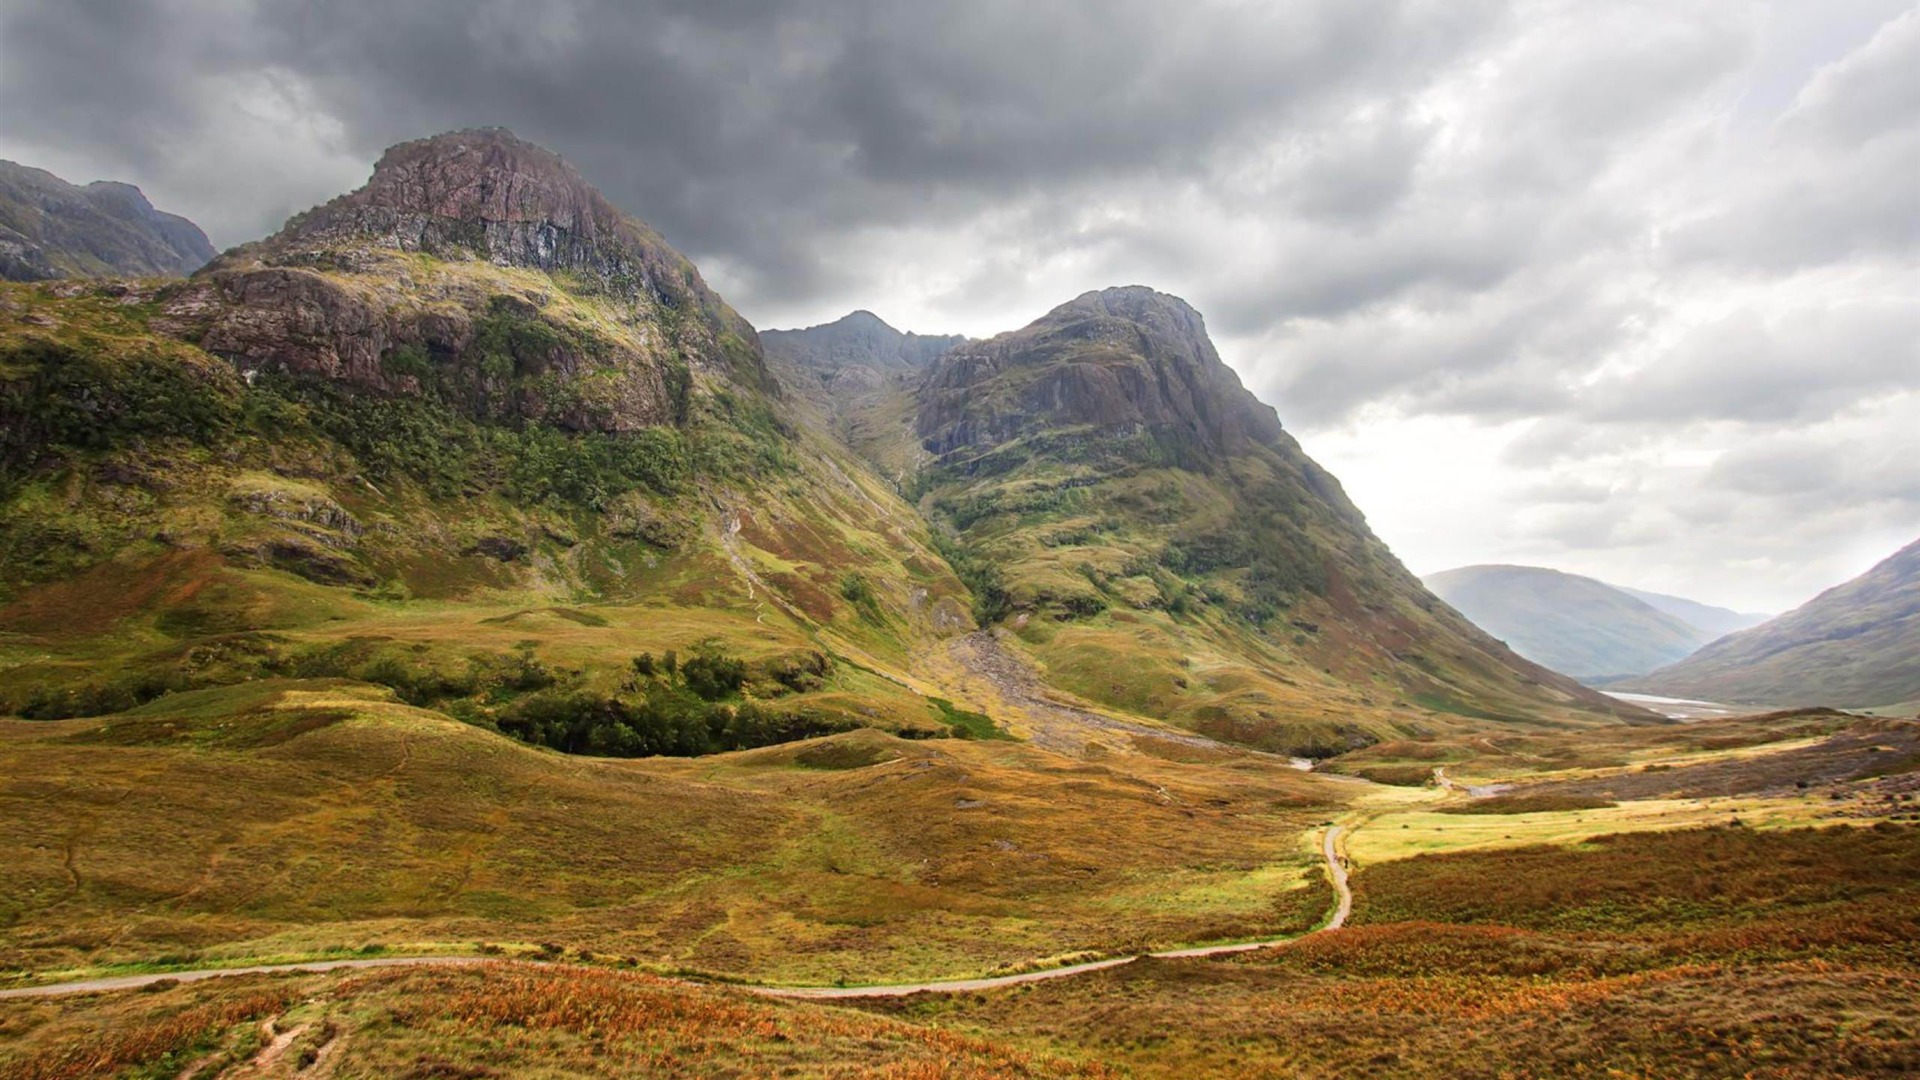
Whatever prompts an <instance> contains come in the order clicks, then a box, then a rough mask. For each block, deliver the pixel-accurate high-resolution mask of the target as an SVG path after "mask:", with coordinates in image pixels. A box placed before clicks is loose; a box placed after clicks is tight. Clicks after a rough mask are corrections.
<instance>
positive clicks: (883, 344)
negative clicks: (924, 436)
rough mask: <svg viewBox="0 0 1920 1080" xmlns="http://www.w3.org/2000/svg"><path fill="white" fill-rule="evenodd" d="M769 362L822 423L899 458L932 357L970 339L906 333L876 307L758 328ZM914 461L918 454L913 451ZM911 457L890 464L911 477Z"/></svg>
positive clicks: (876, 457)
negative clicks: (916, 388)
mask: <svg viewBox="0 0 1920 1080" xmlns="http://www.w3.org/2000/svg"><path fill="white" fill-rule="evenodd" d="M760 341H761V343H762V345H763V346H764V347H765V349H766V352H767V364H768V366H769V367H770V368H771V369H772V370H773V372H774V374H775V375H776V377H778V379H779V380H780V384H781V385H782V386H783V387H784V388H786V389H787V390H788V391H789V392H790V393H791V395H792V396H793V397H794V398H795V399H797V401H798V402H799V403H800V405H801V407H802V408H803V409H804V410H805V411H806V412H808V413H809V414H810V416H811V418H812V419H813V420H814V422H815V423H816V425H817V426H819V427H821V428H823V429H826V430H829V431H831V432H833V434H834V435H835V437H837V438H838V439H839V440H840V441H842V442H844V443H846V444H847V445H848V446H850V447H852V448H853V449H855V450H856V451H858V452H860V453H861V455H862V456H863V457H866V458H868V459H869V460H873V461H881V460H885V459H888V458H895V459H898V458H899V457H900V456H901V453H902V452H903V451H910V447H911V440H910V439H909V438H908V436H909V435H910V425H909V423H908V416H909V412H910V410H911V400H910V399H911V388H912V386H913V385H914V383H915V381H916V380H917V379H919V378H920V377H921V375H922V374H923V372H924V370H925V369H926V367H927V365H929V364H931V363H932V362H933V361H934V360H936V359H938V358H939V357H940V356H942V355H944V354H945V353H947V352H948V351H949V350H951V349H953V348H954V347H955V346H958V345H961V344H964V343H965V342H966V341H967V339H966V338H964V337H962V336H960V335H958V334H930V335H929V334H912V333H901V332H900V331H898V330H895V329H894V328H893V327H891V326H889V325H887V324H886V323H885V322H883V321H882V320H881V319H880V317H879V316H877V315H875V314H873V313H872V312H870V311H856V312H854V313H852V314H850V315H846V316H843V317H841V318H840V319H837V320H835V321H833V322H830V323H825V324H823V325H820V326H810V327H807V328H806V329H804V330H768V331H765V332H763V333H762V334H761V335H760ZM908 456H909V457H911V458H912V462H913V463H917V461H918V458H917V456H913V455H911V453H909V455H908ZM910 471H911V464H910V463H901V464H900V465H899V466H898V467H896V468H894V469H892V470H891V475H892V478H893V480H894V482H895V483H902V482H905V480H906V478H907V475H908V473H909V472H910Z"/></svg>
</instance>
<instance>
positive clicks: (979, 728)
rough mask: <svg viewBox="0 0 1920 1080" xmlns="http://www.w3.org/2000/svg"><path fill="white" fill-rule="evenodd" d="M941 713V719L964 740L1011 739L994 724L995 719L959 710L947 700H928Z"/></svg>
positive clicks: (1010, 736) (1003, 729) (934, 698)
mask: <svg viewBox="0 0 1920 1080" xmlns="http://www.w3.org/2000/svg"><path fill="white" fill-rule="evenodd" d="M927 701H928V703H929V704H931V705H932V706H933V707H934V708H935V709H937V710H938V711H939V713H940V719H941V720H943V721H945V722H946V724H947V726H948V727H950V728H952V729H953V730H954V733H955V734H957V735H959V736H960V737H961V738H963V739H1011V738H1013V736H1012V735H1010V734H1008V733H1007V731H1006V729H1005V728H1002V727H1001V726H1000V725H998V724H996V723H994V722H993V717H991V716H988V715H987V714H985V713H977V712H969V711H968V710H966V709H962V708H958V707H956V706H955V705H954V703H953V702H951V701H948V700H947V699H946V698H938V697H930V698H928V699H927Z"/></svg>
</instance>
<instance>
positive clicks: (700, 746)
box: [492, 642, 854, 757]
mask: <svg viewBox="0 0 1920 1080" xmlns="http://www.w3.org/2000/svg"><path fill="white" fill-rule="evenodd" d="M794 677H796V678H798V677H799V676H798V675H796V676H794ZM746 680H747V665H746V662H745V661H743V660H741V659H740V658H739V657H736V656H732V655H729V654H728V653H727V652H726V651H725V650H724V649H722V648H721V647H720V646H719V645H717V644H716V643H713V642H703V643H701V644H700V645H697V646H695V647H694V649H693V652H692V655H690V656H688V657H686V658H685V659H684V660H683V659H681V658H680V657H679V656H678V655H677V654H676V653H674V652H672V651H669V652H667V653H665V654H664V655H662V656H660V657H658V658H656V657H655V656H654V655H653V654H651V653H643V654H641V655H640V656H637V657H635V658H634V660H633V674H632V677H631V678H630V679H629V680H628V683H627V685H626V687H624V688H623V692H621V693H619V694H596V693H592V692H590V691H586V690H580V689H550V690H545V691H542V692H538V693H534V694H530V695H527V696H526V697H523V698H520V699H518V700H516V701H514V702H512V703H511V704H510V705H508V706H506V707H505V708H503V709H500V710H498V711H497V712H495V713H494V715H493V718H492V719H493V723H494V725H495V726H496V727H498V728H499V730H500V731H502V732H504V733H506V734H508V735H512V736H513V737H515V738H517V739H520V740H522V741H524V742H530V743H534V744H536V745H539V746H549V747H552V748H553V749H555V750H560V751H562V752H564V753H569V754H601V755H606V756H611V757H646V756H651V755H656V754H669V755H676V756H691V755H697V754H713V753H720V752H722V751H727V750H750V749H753V748H754V747H758V746H771V745H774V744H776V743H783V742H791V741H793V740H795V739H807V738H812V737H814V736H816V735H830V734H832V733H834V732H836V731H846V730H848V729H850V728H851V727H853V726H854V725H853V724H852V723H851V722H849V721H848V720H846V719H845V718H843V717H837V716H827V715H824V714H820V713H817V712H814V711H812V710H808V709H804V708H786V707H780V706H776V705H772V704H768V703H763V702H758V701H749V700H746V699H744V698H742V696H741V688H742V687H743V686H744V685H745V683H746Z"/></svg>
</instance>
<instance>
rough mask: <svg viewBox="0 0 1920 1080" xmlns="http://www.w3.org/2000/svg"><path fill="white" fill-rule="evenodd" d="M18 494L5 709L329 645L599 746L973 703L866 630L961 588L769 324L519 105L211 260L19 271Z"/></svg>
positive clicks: (159, 685) (532, 733)
mask: <svg viewBox="0 0 1920 1080" xmlns="http://www.w3.org/2000/svg"><path fill="white" fill-rule="evenodd" d="M509 177H521V178H525V177H533V178H537V179H538V180H539V181H540V182H539V183H537V184H536V183H527V184H522V185H520V186H518V187H517V188H516V187H514V186H513V185H511V184H508V183H505V182H504V178H509ZM503 190H518V191H520V192H522V193H523V194H524V193H533V194H532V195H530V196H529V197H530V198H534V199H535V200H536V201H534V202H532V203H526V204H498V200H497V199H494V197H493V196H492V195H489V194H488V193H489V192H493V193H497V192H500V191H503ZM490 199H492V200H493V201H491V202H490V201H489V200H490ZM555 219H564V220H567V221H569V222H571V223H572V226H571V228H570V229H569V230H563V231H555V230H554V229H553V227H552V226H551V225H550V222H551V221H552V220H555ZM543 223H549V224H543ZM0 505H3V507H4V512H3V513H0V565H3V566H4V571H0V635H4V636H0V663H4V664H5V669H4V672H3V673H0V709H5V710H7V711H15V712H19V713H22V714H25V715H29V716H36V717H57V716H71V715H93V714H99V713H104V712H113V711H118V710H120V709H124V708H127V707H130V706H133V705H137V704H140V703H141V702H144V701H147V700H150V699H152V698H154V697H157V696H160V695H162V694H166V693H170V692H174V691H178V690H184V689H192V688H195V687H203V686H214V685H220V684H223V683H228V682H234V681H240V680H245V679H251V678H257V677H261V676H297V677H312V676H325V677H348V678H354V679H360V680H363V681H368V682H375V683H380V684H382V685H386V686H389V687H391V688H393V689H395V690H396V691H398V692H400V693H401V694H402V695H403V696H404V697H405V698H406V699H407V700H408V701H411V702H413V703H414V704H417V705H429V706H433V707H435V708H440V709H442V710H445V711H448V712H451V713H453V714H455V715H459V716H462V717H464V718H467V719H470V720H472V721H474V722H476V723H480V724H483V725H488V726H499V727H501V728H503V729H505V730H511V731H514V732H516V733H518V734H522V735H523V736H526V737H529V738H532V739H534V740H535V741H541V742H546V743H549V744H553V745H565V746H566V747H567V748H570V749H586V748H588V747H589V746H591V747H592V748H594V749H597V750H599V751H601V752H609V751H618V752H650V751H651V750H655V749H659V748H661V747H672V748H678V749H681V750H704V749H722V748H726V747H728V746H735V745H742V744H746V745H751V744H755V743H758V742H763V741H768V740H775V741H777V740H779V739H784V738H790V737H793V736H794V735H797V734H813V733H817V732H819V731H821V730H835V729H839V728H843V727H847V726H854V725H863V724H874V725H878V726H881V727H886V728H890V729H925V730H928V731H944V730H946V729H947V724H946V722H945V721H944V719H943V714H941V713H940V711H939V710H937V709H935V708H934V707H933V706H931V705H929V704H927V703H926V702H925V701H923V700H920V699H919V698H918V697H917V695H914V694H912V693H910V692H908V691H905V690H904V689H902V688H900V687H899V686H897V685H896V684H894V683H891V682H888V681H887V680H885V679H881V678H878V677H876V676H874V675H872V674H869V673H868V672H866V671H864V670H862V667H861V666H860V665H859V664H857V663H854V662H844V663H843V662H842V660H848V661H851V660H854V659H857V658H858V657H867V658H868V659H869V660H872V661H875V662H878V660H887V661H888V662H891V663H894V664H897V663H899V662H900V661H901V660H902V659H903V658H904V657H905V656H906V655H907V652H908V650H909V649H910V648H911V647H912V646H913V644H914V643H915V642H917V641H918V640H920V639H921V638H922V637H925V636H927V635H929V634H931V633H932V632H933V631H934V628H935V627H936V625H940V626H948V627H962V628H963V627H964V626H965V625H966V610H967V606H968V604H967V595H966V592H965V590H964V588H963V587H962V585H961V584H960V582H959V581H958V580H957V579H956V578H955V577H954V576H953V574H952V573H951V571H950V570H949V569H948V568H947V567H946V565H945V563H944V562H943V561H942V560H941V558H940V556H939V555H938V554H937V552H935V551H934V550H933V548H932V547H931V546H930V544H929V542H928V535H927V532H926V529H925V526H924V525H923V524H922V523H921V522H920V521H919V520H918V518H917V517H916V515H914V513H913V512H912V510H911V509H910V508H908V507H907V506H906V505H905V504H903V503H901V502H900V501H899V500H898V499H897V498H896V497H895V496H894V495H893V494H892V493H891V491H889V490H888V488H887V486H886V485H884V484H881V483H879V482H878V481H876V480H875V479H874V478H873V477H872V476H871V474H870V473H868V472H867V471H866V470H865V469H864V468H863V467H862V466H861V465H860V462H859V461H858V459H857V458H855V457H854V456H853V455H851V454H850V453H848V452H847V451H846V450H844V449H842V448H841V447H839V445H838V444H837V443H835V442H834V441H832V440H831V438H830V437H828V436H825V435H823V434H821V433H819V432H815V431H812V430H806V429H802V428H801V427H798V426H796V425H795V423H794V422H793V421H792V420H791V419H790V418H789V416H788V412H787V410H786V408H785V406H784V405H783V403H782V401H781V399H780V396H779V392H778V388H777V386H776V384H775V383H774V381H773V379H772V377H771V376H770V375H769V374H768V373H767V371H766V368H765V366H764V361H763V360H762V358H761V355H760V350H759V348H758V345H757V342H756V340H755V335H754V332H753V329H752V327H751V326H749V325H747V324H746V323H745V321H744V320H742V319H740V318H739V316H738V315H736V314H734V313H733V311H732V310H731V309H730V308H728V307H727V306H726V305H725V304H724V302H722V301H720V300H719V298H718V297H716V296H714V295H713V293H712V292H711V291H710V290H709V289H707V288H706V286H705V284H704V282H702V281H701V279H700V277H699V275H698V273H697V272H696V271H695V270H694V269H693V267H692V266H691V264H689V263H687V262H686V260H685V259H683V258H681V257H680V256H679V255H678V254H677V253H675V252H673V251H672V249H670V248H668V247H667V246H666V245H665V243H664V242H662V241H660V240H659V238H658V237H657V236H656V235H654V234H653V233H652V232H651V231H650V230H647V229H646V228H645V226H643V225H640V224H639V223H638V222H636V221H634V220H632V219H631V218H628V217H626V216H625V215H624V214H621V213H620V212H619V211H617V210H615V209H614V208H612V207H611V206H610V205H608V204H606V203H605V200H604V199H601V198H600V197H599V195H598V194H597V193H595V192H593V191H592V189H591V188H589V187H588V186H587V185H586V184H585V183H584V181H582V180H580V179H579V177H578V175H577V174H575V173H574V172H573V171H572V170H571V169H570V168H569V167H567V166H566V165H565V163H564V162H561V161H560V160H559V159H558V158H556V157H554V156H553V155H551V154H548V153H546V152H545V151H542V150H539V149H538V148H536V147H532V146H529V145H528V144H525V143H521V142H519V141H518V140H515V139H513V138H512V137H511V136H508V135H506V134H504V133H499V132H478V133H460V134H456V135H452V136H442V137H440V138H438V139H433V140H425V141H423V142H420V143H413V144H407V145H405V146H402V147H397V148H395V150H393V151H391V152H389V154H388V155H387V157H386V158H384V159H383V160H382V162H381V164H380V166H379V167H378V168H377V169H376V170H375V174H374V177H373V180H372V181H371V182H370V183H369V185H368V186H367V187H366V188H364V189H362V190H361V191H359V192H356V193H354V194H353V195H350V196H345V197H343V198H341V199H338V200H335V201H334V202H333V203H330V204H328V205H327V206H325V207H321V208H318V209H317V210H315V211H312V212H310V213H308V214H305V215H302V216H301V217H299V218H296V219H294V221H292V222H290V223H289V225H288V227H287V228H286V229H285V230H283V231H282V232H281V233H280V234H278V235H276V236H275V237H272V238H270V239H268V240H266V241H263V242H261V243H259V244H255V245H249V246H248V247H246V248H243V249H239V250H237V251H235V252H232V253H229V254H228V255H227V256H225V257H223V258H222V259H221V260H220V261H219V262H217V263H216V264H214V265H213V266H211V267H209V268H207V269H206V270H204V271H202V272H201V273H199V274H197V275H196V276H195V277H193V278H192V279H190V280H187V281H185V282H171V283H169V282H159V281H145V282H139V283H135V284H131V285H128V284H122V283H107V284H103V285H94V284H86V283H78V282H73V283H54V284H46V285H12V286H7V287H6V288H5V289H4V291H0ZM669 653H673V654H675V655H676V657H677V658H686V659H689V660H699V661H700V664H701V665H705V666H704V667H696V668H695V670H698V671H701V672H703V673H709V674H710V673H711V672H712V671H715V670H717V671H719V672H720V675H721V677H720V679H719V681H718V682H717V683H716V682H712V681H706V682H701V681H700V680H699V679H697V678H696V679H693V680H691V681H690V680H689V678H688V675H689V672H688V671H687V670H686V669H685V668H682V667H681V665H679V664H678V663H677V662H671V661H668V660H666V659H664V658H665V657H666V656H667V655H668V654H669ZM643 654H650V655H652V656H654V657H656V660H655V661H652V662H650V663H649V665H648V666H647V667H646V668H645V669H642V668H641V667H636V666H635V660H636V658H637V657H640V656H642V655H643ZM876 658H878V660H876ZM696 683H697V685H695V684H696ZM694 727H697V728H698V729H699V730H698V731H695V730H694Z"/></svg>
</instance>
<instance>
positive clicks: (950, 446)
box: [918, 285, 1281, 454]
mask: <svg viewBox="0 0 1920 1080" xmlns="http://www.w3.org/2000/svg"><path fill="white" fill-rule="evenodd" d="M920 400H921V410H920V415H919V421H918V427H919V432H920V435H921V436H922V439H923V442H924V445H925V446H926V448H927V449H928V450H929V451H932V452H933V453H936V454H945V453H949V452H951V451H954V450H956V449H960V448H962V447H967V446H975V447H978V446H987V445H992V444H996V443H1001V442H1004V441H1006V440H1008V439H1011V438H1015V437H1018V436H1020V435H1021V434H1024V433H1029V432H1032V431H1036V430H1040V429H1046V428H1066V427H1076V428H1092V429H1094V430H1096V431H1098V432H1100V433H1103V434H1108V435H1137V434H1143V433H1153V434H1154V435H1155V436H1156V437H1171V438H1173V439H1175V440H1176V441H1179V442H1181V443H1183V444H1186V445H1189V446H1190V447H1192V448H1194V449H1196V450H1198V451H1200V452H1202V453H1215V454H1217V453H1223V452H1231V451H1232V449H1233V448H1234V447H1235V446H1236V445H1237V444H1239V443H1241V442H1243V441H1245V440H1252V441H1255V442H1258V443H1263V444H1264V443H1271V442H1273V441H1274V440H1275V439H1278V438H1279V437H1280V434H1281V428H1280V421H1279V418H1278V417H1277V416H1276V415H1275V414H1274V411H1273V409H1272V408H1271V407H1269V406H1267V405H1265V404H1264V403H1262V402H1261V401H1260V400H1259V399H1258V398H1256V397H1254V396H1253V395H1252V394H1251V393H1249V392H1248V391H1247V389H1246V387H1245V386H1243V385H1241V382H1240V377H1239V376H1238V375H1236V374H1235V373H1234V371H1233V369H1232V368H1230V367H1228V366H1227V365H1226V364H1225V362H1223V361H1222V360H1221V359H1220V354H1219V352H1218V351H1217V350H1216V349H1215V348H1214V346H1213V342H1212V341H1211V340H1210V339H1209V338H1208V337H1207V330H1206V323H1205V321H1204V320H1203V319H1201V317H1200V313H1199V312H1197V311H1195V310H1194V309H1193V307H1192V305H1190V304H1188V303H1187V302H1186V301H1184V300H1182V299H1180V298H1179V297H1177V296H1172V295H1169V294H1167V293H1162V292H1158V291H1156V290H1153V289H1150V288H1146V287H1145V286H1139V285H1131V286H1124V287H1120V288H1111V289H1102V290H1098V291H1095V292H1089V293H1085V294H1082V295H1081V296H1078V297H1076V298H1074V299H1073V300H1070V301H1068V302H1067V303H1065V304H1062V305H1060V306H1059V307H1057V308H1054V309H1053V310H1052V311H1050V312H1048V313H1047V314H1046V315H1044V316H1042V317H1040V318H1039V319H1038V320H1036V321H1034V322H1033V323H1032V324H1031V325H1029V326H1027V327H1026V328H1024V329H1021V330H1017V331H1014V332H1012V333H1009V334H1001V335H1000V336H998V337H995V338H992V339H990V340H988V341H983V342H975V343H972V344H969V345H966V346H962V347H960V348H958V349H955V350H954V351H953V352H951V353H949V354H948V355H947V356H946V357H945V358H944V359H942V361H941V362H940V364H939V365H938V367H937V368H936V369H935V370H934V371H933V372H932V373H931V374H930V375H929V376H928V380H927V384H926V386H925V387H923V389H922V393H921V395H920Z"/></svg>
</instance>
